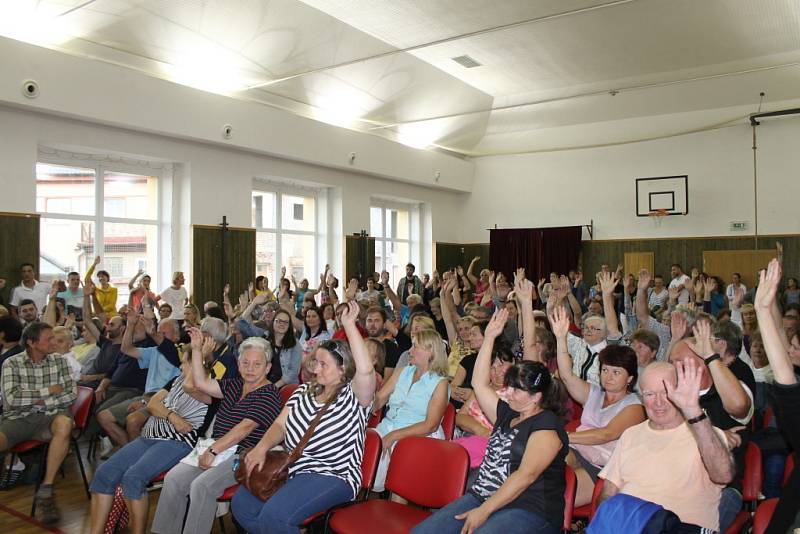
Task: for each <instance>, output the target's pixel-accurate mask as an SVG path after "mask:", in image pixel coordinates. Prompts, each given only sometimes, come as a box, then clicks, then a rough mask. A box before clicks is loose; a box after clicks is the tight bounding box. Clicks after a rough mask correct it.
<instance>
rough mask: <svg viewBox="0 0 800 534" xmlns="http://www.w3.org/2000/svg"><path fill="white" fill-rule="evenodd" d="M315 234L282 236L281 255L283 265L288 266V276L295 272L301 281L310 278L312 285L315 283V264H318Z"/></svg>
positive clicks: (298, 280)
mask: <svg viewBox="0 0 800 534" xmlns="http://www.w3.org/2000/svg"><path fill="white" fill-rule="evenodd" d="M314 249H315V247H314V236H313V235H292V234H283V235H282V236H281V256H282V261H283V266H284V267H286V276H289V275H290V274H294V277H295V278H296V279H297V282H298V283H299V282H300V280H302V279H303V278H308V281H309V283H310V285H314V279H313V278H312V276H313V274H314V265H316V258H315V250H314Z"/></svg>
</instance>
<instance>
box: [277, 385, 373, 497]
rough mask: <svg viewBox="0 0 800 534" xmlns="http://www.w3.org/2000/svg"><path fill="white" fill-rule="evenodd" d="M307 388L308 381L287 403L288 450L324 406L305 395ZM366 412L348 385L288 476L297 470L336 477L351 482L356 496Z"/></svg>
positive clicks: (359, 482) (358, 484)
mask: <svg viewBox="0 0 800 534" xmlns="http://www.w3.org/2000/svg"><path fill="white" fill-rule="evenodd" d="M306 391H308V384H303V385H301V386H300V387H298V388H297V390H296V391H295V392H294V393H293V394H292V396H291V397H290V398H289V401H288V402H287V403H286V406H287V407H288V408H289V415H288V417H287V419H286V438H285V440H284V447H285V448H286V450H287V451H291V450H293V449H294V448H295V447H296V446H297V444H298V443H299V442H300V440H301V439H302V438H303V434H305V432H306V429H308V427H309V425H310V424H311V421H313V420H314V417H315V416H316V414H317V412H318V411H319V410H320V409H321V408H322V406H323V405H324V403H320V402H317V401H316V399H314V397H313V396H311V395H307V394H306ZM368 415H369V406H367V407H364V406H361V404H359V402H358V399H357V398H356V396H355V393H353V388H352V387H351V385H350V384H347V385H346V386H345V387H344V388H343V389H342V391H341V392H340V393H339V397H338V398H337V399H336V401H335V402H334V403H332V404H331V405H330V406H329V407H328V411H327V412H325V415H323V416H322V420H321V421H320V422H319V425H317V428H316V429H315V430H314V434H313V435H312V436H311V439H310V440H309V442H308V444H307V445H306V447H305V449H303V454H302V455H301V456H300V459H298V460H297V461H296V462H295V463H294V464H292V465H291V466H290V467H289V476H294V475H295V474H297V473H317V474H321V475H328V476H335V477H338V478H341V479H343V480H344V481H345V482H347V483H348V484H349V485H350V488H351V489H352V490H353V498H355V497H356V495H357V493H358V488H359V486H360V484H361V458H362V457H363V455H364V439H365V434H366V428H367V417H368Z"/></svg>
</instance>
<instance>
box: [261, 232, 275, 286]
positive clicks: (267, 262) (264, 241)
mask: <svg viewBox="0 0 800 534" xmlns="http://www.w3.org/2000/svg"><path fill="white" fill-rule="evenodd" d="M276 256H277V250H276V248H275V232H257V233H256V275H257V276H266V277H267V279H268V280H269V286H270V288H274V287H275V265H276V263H277V257H276Z"/></svg>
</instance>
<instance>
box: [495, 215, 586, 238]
mask: <svg viewBox="0 0 800 534" xmlns="http://www.w3.org/2000/svg"><path fill="white" fill-rule="evenodd" d="M570 226H580V227H581V228H586V231H587V232H589V239H590V240H592V239H594V219H589V224H571V225H565V226H537V227H535V228H498V227H497V225H496V224H495V225H494V228H487V230H489V231H492V230H548V229H550V228H567V227H570Z"/></svg>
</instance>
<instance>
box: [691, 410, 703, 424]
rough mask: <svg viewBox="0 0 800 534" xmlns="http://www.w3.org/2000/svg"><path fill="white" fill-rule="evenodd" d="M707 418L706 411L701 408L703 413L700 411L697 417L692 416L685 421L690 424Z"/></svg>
mask: <svg viewBox="0 0 800 534" xmlns="http://www.w3.org/2000/svg"><path fill="white" fill-rule="evenodd" d="M707 418H708V414H707V413H706V411H705V410H703V413H701V414H700V415H698V416H697V417H692V418H691V419H687V420H686V422H687V423H689V424H690V425H693V424H695V423H699V422H700V421H702V420H703V419H707Z"/></svg>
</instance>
